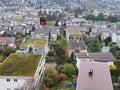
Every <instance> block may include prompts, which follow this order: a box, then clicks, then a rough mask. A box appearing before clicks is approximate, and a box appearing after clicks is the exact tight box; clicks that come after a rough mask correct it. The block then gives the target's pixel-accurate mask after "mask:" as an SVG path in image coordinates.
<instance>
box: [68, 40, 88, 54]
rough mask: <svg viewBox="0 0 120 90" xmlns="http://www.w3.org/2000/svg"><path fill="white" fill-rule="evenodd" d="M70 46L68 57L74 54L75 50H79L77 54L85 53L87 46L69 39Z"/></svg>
mask: <svg viewBox="0 0 120 90" xmlns="http://www.w3.org/2000/svg"><path fill="white" fill-rule="evenodd" d="M69 44H70V50H69V55H71V53H72V52H75V49H79V52H84V53H85V52H87V46H86V44H85V42H84V41H83V40H80V41H79V40H74V39H70V40H69Z"/></svg>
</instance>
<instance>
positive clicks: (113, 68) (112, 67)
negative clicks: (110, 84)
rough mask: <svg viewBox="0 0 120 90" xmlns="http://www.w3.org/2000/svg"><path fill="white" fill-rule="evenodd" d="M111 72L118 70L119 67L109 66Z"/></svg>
mask: <svg viewBox="0 0 120 90" xmlns="http://www.w3.org/2000/svg"><path fill="white" fill-rule="evenodd" d="M109 68H110V70H116V69H117V67H116V66H115V65H109Z"/></svg>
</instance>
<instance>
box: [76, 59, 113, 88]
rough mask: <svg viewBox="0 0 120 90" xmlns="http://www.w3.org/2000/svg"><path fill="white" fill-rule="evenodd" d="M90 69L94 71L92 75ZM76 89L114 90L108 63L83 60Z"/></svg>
mask: <svg viewBox="0 0 120 90" xmlns="http://www.w3.org/2000/svg"><path fill="white" fill-rule="evenodd" d="M90 70H92V71H93V74H92V75H91V76H90V75H89V72H90ZM76 90H113V86H112V80H111V75H110V71H109V66H108V64H106V63H99V62H85V61H82V62H81V63H80V65H79V74H78V80H77V88H76Z"/></svg>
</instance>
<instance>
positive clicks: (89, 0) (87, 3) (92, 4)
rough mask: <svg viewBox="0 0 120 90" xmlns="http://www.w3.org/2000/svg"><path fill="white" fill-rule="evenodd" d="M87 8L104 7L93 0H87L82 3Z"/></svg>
mask: <svg viewBox="0 0 120 90" xmlns="http://www.w3.org/2000/svg"><path fill="white" fill-rule="evenodd" d="M82 4H83V5H84V6H85V7H86V9H101V8H102V7H101V6H100V5H98V4H97V3H95V2H94V1H93V0H85V2H83V3H82Z"/></svg>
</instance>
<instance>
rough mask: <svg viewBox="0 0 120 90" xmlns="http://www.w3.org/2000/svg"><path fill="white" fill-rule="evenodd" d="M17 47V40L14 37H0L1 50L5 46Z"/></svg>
mask: <svg viewBox="0 0 120 90" xmlns="http://www.w3.org/2000/svg"><path fill="white" fill-rule="evenodd" d="M6 45H8V46H10V47H14V46H15V38H14V37H0V49H2V48H3V47H4V46H6Z"/></svg>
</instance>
